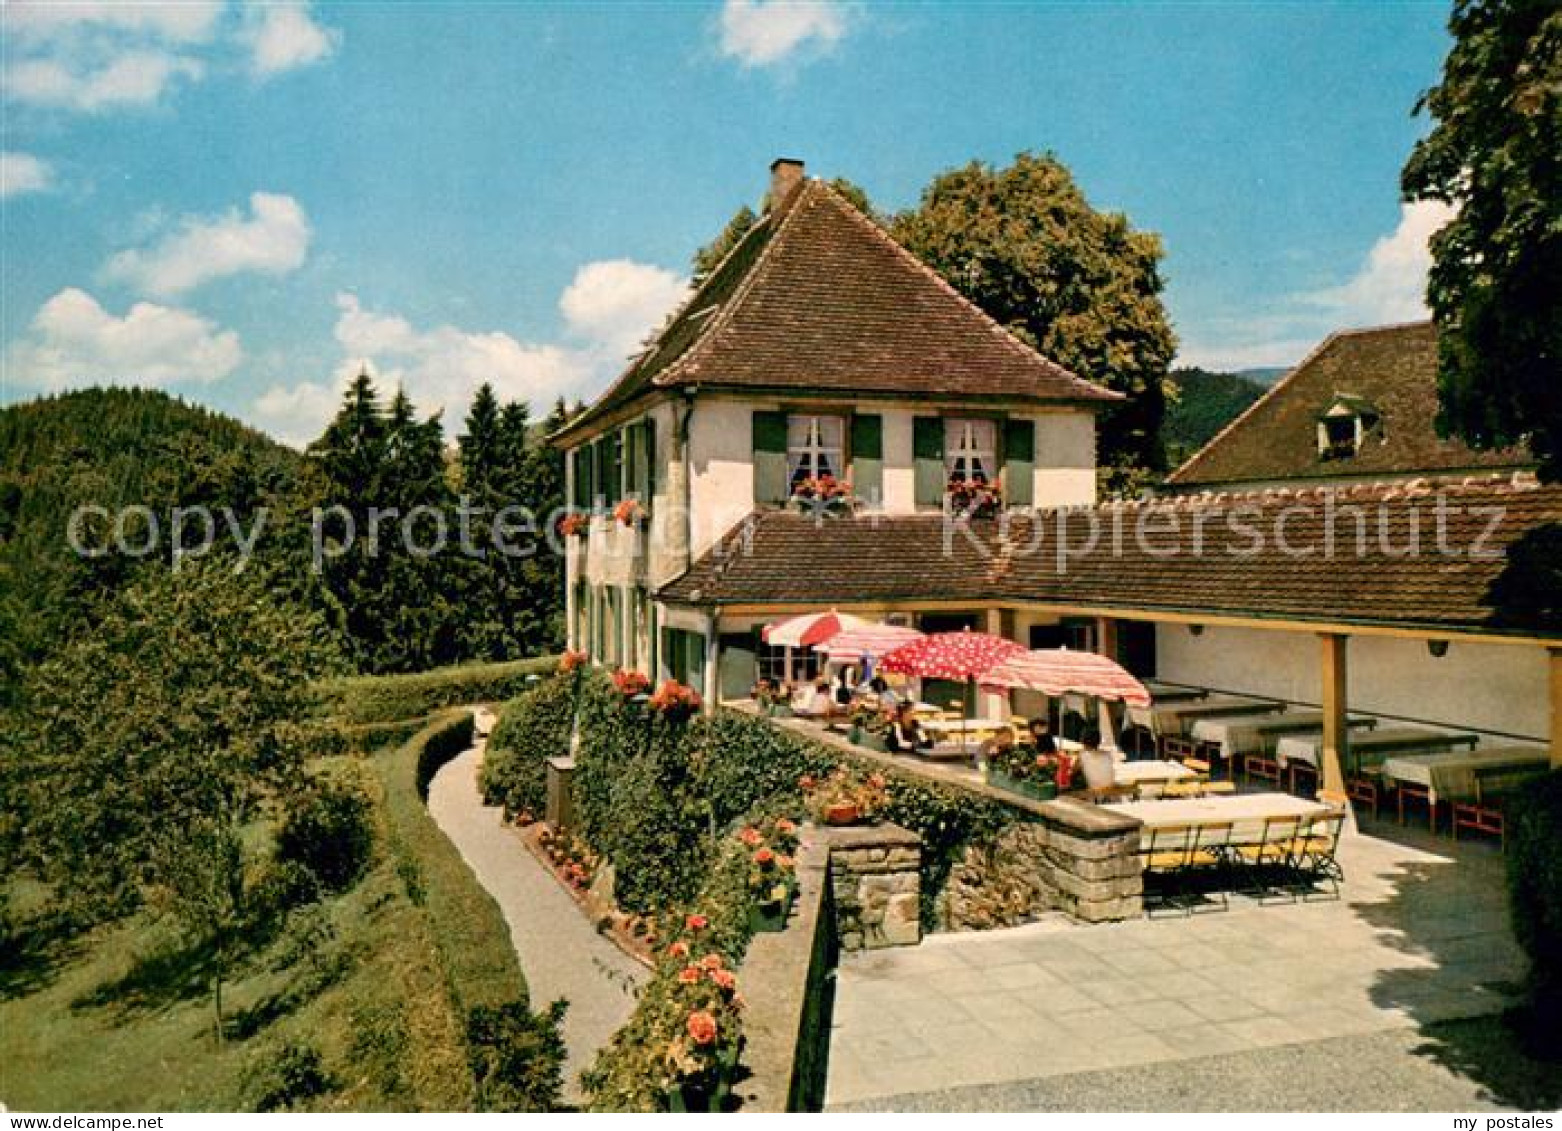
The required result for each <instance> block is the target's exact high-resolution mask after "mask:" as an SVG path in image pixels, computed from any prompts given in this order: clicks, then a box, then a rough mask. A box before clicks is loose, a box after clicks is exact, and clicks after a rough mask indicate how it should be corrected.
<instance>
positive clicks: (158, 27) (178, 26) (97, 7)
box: [5, 0, 223, 43]
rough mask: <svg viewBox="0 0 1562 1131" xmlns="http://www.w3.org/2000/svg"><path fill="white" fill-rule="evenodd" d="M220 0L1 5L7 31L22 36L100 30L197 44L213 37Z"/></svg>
mask: <svg viewBox="0 0 1562 1131" xmlns="http://www.w3.org/2000/svg"><path fill="white" fill-rule="evenodd" d="M222 7H223V0H182V2H179V3H164V4H158V3H127V2H126V0H98V2H96V3H92V2H89V0H71V2H70V3H61V2H60V0H9V2H8V3H7V4H6V6H5V27H6V32H7V34H8V35H11V36H15V37H16V38H18V39H23V40H39V39H49V40H54V39H61V38H65V37H68V36H82V35H86V34H91V33H95V32H101V31H104V30H115V31H119V32H124V33H131V34H138V35H146V36H152V37H156V38H159V39H165V40H168V41H170V42H175V43H198V42H203V41H205V40H207V39H209V38H210V37H211V34H212V32H213V30H214V29H215V27H216V23H217V18H218V16H220V15H221V14H222Z"/></svg>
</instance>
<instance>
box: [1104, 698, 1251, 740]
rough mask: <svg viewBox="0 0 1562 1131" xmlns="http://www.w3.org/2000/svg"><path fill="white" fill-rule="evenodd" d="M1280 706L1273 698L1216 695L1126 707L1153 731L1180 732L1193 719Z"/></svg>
mask: <svg viewBox="0 0 1562 1131" xmlns="http://www.w3.org/2000/svg"><path fill="white" fill-rule="evenodd" d="M1280 708H1281V704H1279V703H1276V702H1273V701H1272V700H1264V699H1244V698H1239V697H1237V696H1217V697H1215V698H1212V699H1190V700H1188V701H1187V702H1185V703H1167V704H1165V705H1162V704H1160V703H1152V704H1151V705H1150V706H1148V707H1129V708H1128V721H1129V722H1130V723H1132V724H1134V725H1135V726H1142V727H1145V728H1147V729H1149V730H1151V731H1153V732H1154V733H1156V734H1182V733H1183V732H1184V730H1185V728H1186V727H1187V726H1188V725H1189V724H1190V723H1192V722H1193V721H1194V720H1196V719H1217V718H1226V717H1228V716H1232V715H1268V714H1273V713H1274V712H1276V711H1278V710H1280Z"/></svg>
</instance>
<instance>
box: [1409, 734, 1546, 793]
mask: <svg viewBox="0 0 1562 1131" xmlns="http://www.w3.org/2000/svg"><path fill="white" fill-rule="evenodd" d="M1550 761H1551V752H1550V751H1549V750H1547V749H1546V748H1545V747H1544V746H1484V747H1476V748H1474V749H1471V750H1449V751H1444V752H1442V753H1437V754H1396V755H1394V756H1392V757H1389V758H1385V759H1383V766H1382V773H1383V776H1384V777H1386V778H1392V779H1393V780H1394V781H1398V782H1405V783H1408V784H1410V785H1420V786H1425V787H1426V791H1427V797H1428V799H1429V800H1430V801H1431V803H1432V804H1434V805H1436V804H1437V803H1438V802H1439V801H1465V800H1469V799H1471V798H1473V797H1474V796H1475V779H1476V776H1477V775H1478V774H1479V773H1480V772H1481V771H1483V770H1520V769H1528V768H1529V767H1531V766H1534V767H1540V768H1544V767H1545V766H1547V765H1549V764H1550Z"/></svg>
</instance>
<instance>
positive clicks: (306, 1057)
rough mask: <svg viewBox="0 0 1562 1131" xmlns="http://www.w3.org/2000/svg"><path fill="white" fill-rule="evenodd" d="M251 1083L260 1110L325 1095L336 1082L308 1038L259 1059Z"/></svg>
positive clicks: (254, 1100) (286, 1105)
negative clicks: (308, 1041)
mask: <svg viewBox="0 0 1562 1131" xmlns="http://www.w3.org/2000/svg"><path fill="white" fill-rule="evenodd" d="M249 1086H250V1092H251V1096H252V1101H251V1102H252V1104H253V1106H254V1109H255V1110H256V1111H286V1110H288V1109H289V1108H292V1107H294V1106H296V1105H297V1104H299V1103H300V1102H301V1101H303V1100H308V1099H313V1098H314V1097H315V1096H321V1095H324V1094H325V1093H326V1092H329V1091H330V1090H331V1089H332V1088H333V1087H334V1084H333V1083H332V1080H331V1077H330V1076H329V1075H328V1074H327V1073H326V1071H325V1068H324V1066H323V1065H322V1063H321V1060H320V1050H319V1049H317V1048H315V1047H314V1046H313V1045H311V1044H308V1043H307V1042H304V1041H289V1042H287V1043H286V1044H284V1045H282V1046H281V1047H280V1048H278V1049H277V1050H276V1051H275V1052H272V1053H269V1054H268V1055H266V1056H264V1057H263V1058H262V1059H261V1060H260V1061H259V1063H258V1064H257V1065H256V1066H255V1068H254V1069H252V1070H251V1075H250V1081H249Z"/></svg>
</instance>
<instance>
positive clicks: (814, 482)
mask: <svg viewBox="0 0 1562 1131" xmlns="http://www.w3.org/2000/svg"><path fill="white" fill-rule="evenodd" d="M792 505H793V506H794V507H796V508H797V509H798V510H800V511H803V512H805V513H807V514H817V515H828V516H831V517H834V516H837V515H843V514H846V513H847V512H848V511H850V510H851V509H852V488H851V484H850V483H847V482H845V481H844V480H840V479H837V478H836V477H835V476H833V475H820V476H817V477H815V478H809V479H799V480H798V481H797V482H796V483H794V484H793V485H792Z"/></svg>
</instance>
